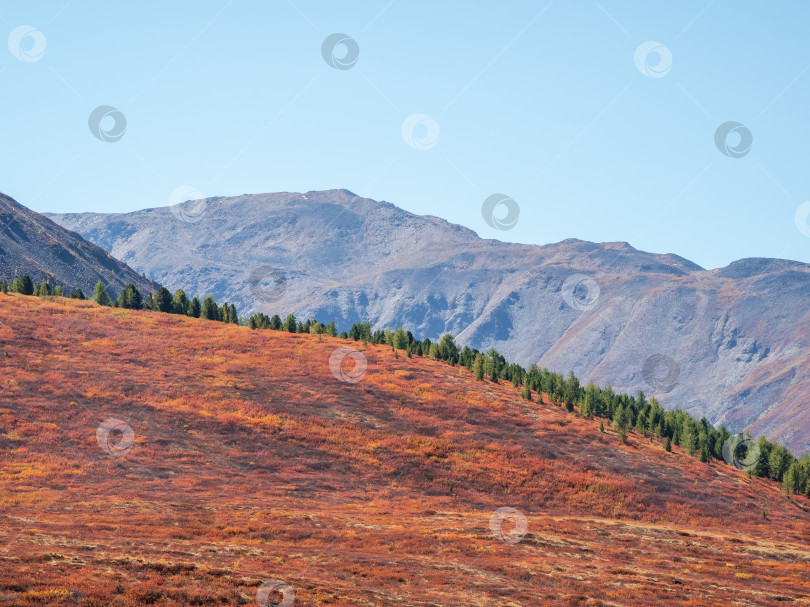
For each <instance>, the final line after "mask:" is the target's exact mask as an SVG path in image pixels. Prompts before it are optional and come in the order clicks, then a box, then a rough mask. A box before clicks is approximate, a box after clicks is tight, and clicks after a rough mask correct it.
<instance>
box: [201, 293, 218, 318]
mask: <svg viewBox="0 0 810 607" xmlns="http://www.w3.org/2000/svg"><path fill="white" fill-rule="evenodd" d="M218 315H219V308H217V302H215V301H214V298H213V297H211V296H210V295H209V296H208V297H206V298H205V300H204V301H203V304H202V307H201V308H200V318H205V319H206V320H217V317H218Z"/></svg>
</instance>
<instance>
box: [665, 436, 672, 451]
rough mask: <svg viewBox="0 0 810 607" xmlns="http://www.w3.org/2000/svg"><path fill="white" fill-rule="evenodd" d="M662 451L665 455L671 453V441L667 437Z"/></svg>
mask: <svg viewBox="0 0 810 607" xmlns="http://www.w3.org/2000/svg"><path fill="white" fill-rule="evenodd" d="M664 451H666V452H667V453H670V452H671V451H672V441H671V440H670V439H669V437H668V436H667V440H666V442H665V443H664Z"/></svg>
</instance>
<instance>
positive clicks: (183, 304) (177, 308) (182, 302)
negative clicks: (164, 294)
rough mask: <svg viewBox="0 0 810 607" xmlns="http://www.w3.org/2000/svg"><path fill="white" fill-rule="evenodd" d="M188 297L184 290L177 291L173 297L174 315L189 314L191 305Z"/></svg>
mask: <svg viewBox="0 0 810 607" xmlns="http://www.w3.org/2000/svg"><path fill="white" fill-rule="evenodd" d="M190 303H191V302H189V300H188V296H187V295H186V292H185V291H183V289H177V291H175V293H174V297H172V313H174V314H188V307H189V304H190Z"/></svg>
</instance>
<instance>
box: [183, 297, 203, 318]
mask: <svg viewBox="0 0 810 607" xmlns="http://www.w3.org/2000/svg"><path fill="white" fill-rule="evenodd" d="M201 312H202V306H201V305H200V298H199V297H194V299H192V300H191V302H190V303H189V304H188V312H186V314H188V315H189V316H191V317H192V318H199V317H200V314H201Z"/></svg>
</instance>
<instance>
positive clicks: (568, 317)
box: [51, 190, 810, 453]
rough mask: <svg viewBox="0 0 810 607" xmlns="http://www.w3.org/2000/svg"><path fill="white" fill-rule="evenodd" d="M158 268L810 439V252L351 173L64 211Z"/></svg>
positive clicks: (258, 307) (156, 272)
mask: <svg viewBox="0 0 810 607" xmlns="http://www.w3.org/2000/svg"><path fill="white" fill-rule="evenodd" d="M51 217H52V218H53V219H54V220H55V221H56V222H57V223H59V224H60V225H62V226H64V227H66V228H69V229H72V230H76V231H77V232H79V233H80V234H82V235H83V236H84V237H85V238H87V239H88V240H90V241H92V242H94V243H96V244H98V245H100V246H102V247H104V248H106V249H107V250H109V251H111V252H112V254H113V255H115V256H116V257H118V258H120V259H122V260H124V261H126V262H127V263H129V264H130V265H132V267H134V268H136V269H137V270H138V271H141V272H144V273H146V275H147V276H149V277H150V278H152V279H154V280H157V281H159V282H161V283H162V284H165V285H166V286H168V287H170V288H172V289H176V288H179V287H182V288H184V289H185V290H186V291H188V292H193V293H200V294H202V293H210V294H212V295H214V296H215V297H216V298H217V300H219V301H229V302H233V303H235V304H236V305H237V306H238V307H239V310H240V313H242V314H244V313H246V312H249V311H262V312H265V313H267V314H272V313H279V314H285V313H288V312H294V313H295V314H296V315H301V316H315V317H317V318H319V319H324V320H328V319H332V318H333V319H335V320H336V321H337V323H338V326H339V327H341V328H348V326H350V325H351V324H352V323H353V322H355V321H357V320H366V319H368V320H371V321H372V322H374V323H376V324H377V325H380V326H399V325H402V326H404V327H405V328H406V329H410V330H412V331H413V332H414V333H415V334H418V335H426V336H429V337H431V338H434V337H438V336H439V335H441V334H442V333H445V332H450V333H453V334H454V335H456V336H457V337H458V340H459V342H460V343H462V344H464V343H466V344H470V345H472V346H475V347H478V348H489V347H495V348H497V349H498V350H499V351H501V352H502V353H503V354H505V355H506V357H507V358H508V359H511V360H514V361H516V362H519V363H521V364H523V365H524V366H526V365H530V364H532V363H538V364H540V365H541V366H546V367H548V368H550V369H554V370H558V371H567V370H569V369H571V370H573V371H574V372H575V373H576V374H577V376H579V377H581V378H583V379H585V380H592V381H594V382H596V383H599V384H601V385H606V384H608V383H610V384H612V385H613V387H614V388H615V389H617V390H621V391H630V392H635V391H636V390H643V391H644V392H645V393H646V394H648V395H655V396H657V397H658V399H659V400H660V401H661V402H662V403H664V404H665V405H666V406H668V407H675V406H678V407H681V408H683V409H687V410H688V411H689V412H690V413H692V414H693V415H695V416H697V417H701V416H702V415H705V416H706V417H707V418H708V419H709V420H710V421H711V422H713V423H720V422H722V423H725V424H726V425H727V427H729V428H730V429H732V430H734V431H737V430H741V429H743V428H750V429H751V431H752V432H755V433H760V434H765V435H766V436H767V437H768V438H769V439H771V440H780V441H783V442H784V443H785V444H786V445H787V446H789V447H790V448H791V449H792V450H793V451H794V452H798V453H801V452H808V451H810V413H808V410H807V407H806V404H805V403H806V402H807V401H806V399H807V396H806V395H807V394H808V392H809V390H810V379H808V378H810V362H808V356H807V352H808V347H807V346H808V339H809V338H810V315H808V311H809V309H808V301H810V267H808V265H807V264H802V263H798V262H793V261H785V260H771V259H744V260H740V261H737V262H734V263H733V264H730V265H729V266H728V267H726V268H722V269H717V270H705V269H703V268H701V267H700V266H698V265H696V264H694V263H692V262H690V261H688V260H686V259H684V258H682V257H679V256H678V255H674V254H667V255H658V254H653V253H647V252H644V251H639V250H636V249H634V248H633V247H631V246H630V245H629V244H627V243H622V242H614V243H601V244H600V243H592V242H586V241H582V240H576V239H568V240H564V241H562V242H560V243H556V244H549V245H545V246H534V245H522V244H513V243H505V242H500V241H497V240H486V239H482V238H480V237H478V236H477V235H476V234H475V232H473V231H471V230H469V229H467V228H464V227H462V226H458V225H454V224H451V223H448V222H447V221H444V220H442V219H439V218H437V217H432V216H420V215H414V214H412V213H408V212H407V211H404V210H402V209H400V208H398V207H396V206H394V205H393V204H390V203H387V202H377V201H374V200H370V199H368V198H361V197H358V196H356V195H354V194H353V193H351V192H349V191H347V190H328V191H324V192H306V193H303V194H301V193H289V192H284V193H277V194H256V195H247V194H246V195H242V196H235V197H227V198H224V197H217V198H208V199H205V200H202V201H193V202H187V203H184V204H182V205H179V206H176V207H172V208H168V207H163V208H153V209H145V210H142V211H136V212H133V213H126V214H99V213H79V214H62V215H51Z"/></svg>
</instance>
